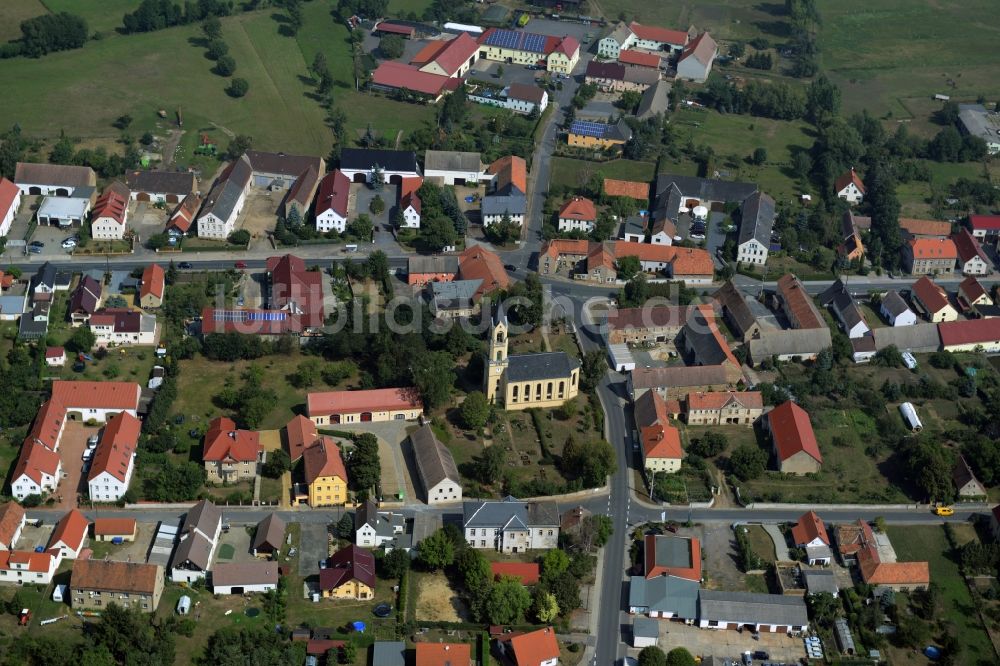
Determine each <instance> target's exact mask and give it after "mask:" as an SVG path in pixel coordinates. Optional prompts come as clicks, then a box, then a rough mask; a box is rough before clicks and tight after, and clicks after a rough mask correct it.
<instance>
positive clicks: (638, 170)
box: [550, 157, 656, 189]
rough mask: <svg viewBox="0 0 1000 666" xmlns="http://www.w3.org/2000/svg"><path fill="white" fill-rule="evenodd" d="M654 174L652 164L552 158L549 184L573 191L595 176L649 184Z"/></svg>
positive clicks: (621, 160) (653, 165)
mask: <svg viewBox="0 0 1000 666" xmlns="http://www.w3.org/2000/svg"><path fill="white" fill-rule="evenodd" d="M655 173H656V164H654V163H653V162H637V161H633V160H626V159H618V160H612V161H610V162H603V163H601V162H588V161H586V160H575V159H571V158H569V157H553V158H552V177H551V180H550V184H551V185H553V186H564V187H569V188H573V189H575V188H579V187H583V186H585V185H586V184H587V183H588V181H590V179H591V178H593V176H594V175H596V174H600V175H602V176H604V177H605V178H614V179H617V180H636V181H643V182H650V181H652V180H653V176H654V175H655Z"/></svg>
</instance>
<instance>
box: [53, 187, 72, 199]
mask: <svg viewBox="0 0 1000 666" xmlns="http://www.w3.org/2000/svg"><path fill="white" fill-rule="evenodd" d="M56 196H57V197H68V196H69V190H68V189H67V188H65V187H57V188H56Z"/></svg>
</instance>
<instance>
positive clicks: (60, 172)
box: [14, 162, 97, 187]
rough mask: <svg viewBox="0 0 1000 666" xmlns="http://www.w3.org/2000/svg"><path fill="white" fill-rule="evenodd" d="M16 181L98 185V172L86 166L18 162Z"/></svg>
mask: <svg viewBox="0 0 1000 666" xmlns="http://www.w3.org/2000/svg"><path fill="white" fill-rule="evenodd" d="M14 182H15V183H17V184H18V185H53V186H60V185H62V186H65V187H85V186H87V185H89V186H91V187H94V186H96V185H97V174H96V173H94V170H93V169H91V168H90V167H84V166H70V165H67V164H37V163H35V162H18V163H17V166H16V167H15V168H14Z"/></svg>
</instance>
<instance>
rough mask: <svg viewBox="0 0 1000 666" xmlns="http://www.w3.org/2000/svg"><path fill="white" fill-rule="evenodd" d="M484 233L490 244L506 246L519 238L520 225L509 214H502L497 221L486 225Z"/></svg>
mask: <svg viewBox="0 0 1000 666" xmlns="http://www.w3.org/2000/svg"><path fill="white" fill-rule="evenodd" d="M484 232H485V233H486V237H487V238H488V239H489V240H490V242H491V243H495V244H497V245H506V244H507V243H510V242H512V241H514V240H516V239H517V238H518V237H520V235H521V225H520V224H519V223H517V222H515V221H514V219H513V218H512V217H511V216H510V214H509V213H504V215H503V216H502V217H501V218H500V219H499V220H496V221H494V222H492V223H490V224H489V225H486V226H485V228H484Z"/></svg>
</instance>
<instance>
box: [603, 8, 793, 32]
mask: <svg viewBox="0 0 1000 666" xmlns="http://www.w3.org/2000/svg"><path fill="white" fill-rule="evenodd" d="M589 4H590V10H591V12H592V13H598V8H599V9H600V12H599V13H602V14H603V15H604V16H605V17H606V18H607V19H608V20H609V21H617V20H618V18H619V17H620V16H621V15H624V17H625V18H626V19H627V20H630V21H631V20H636V21H638V22H639V23H646V24H650V25H659V26H663V27H665V28H675V29H678V30H686V29H687V28H688V26H691V25H694V26H697V28H698V29H699V30H708V31H710V32H711V33H712V35H713V36H714V37H715V38H716V39H726V40H735V39H753V38H754V37H761V36H763V37H766V38H769V39H772V40H774V39H777V38H781V37H782V36H783V35H784V34H785V31H786V28H785V25H784V18H785V17H784V15H783V12H784V3H779V2H771V3H766V2H765V3H761V2H757V0H715V1H713V2H711V3H707V2H705V3H696V2H691V1H690V0H688V1H687V2H648V1H644V0H597V1H596V2H590V3H589Z"/></svg>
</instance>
